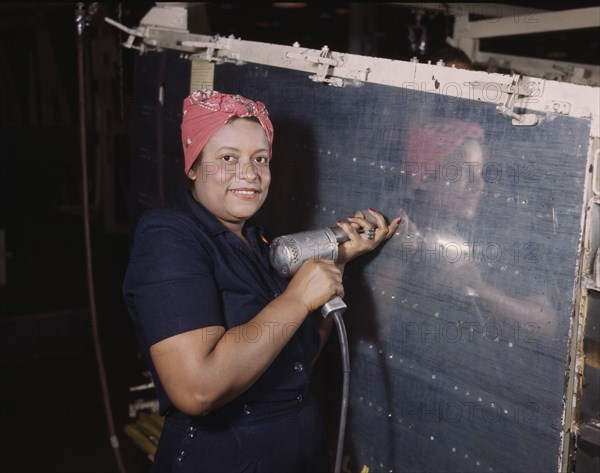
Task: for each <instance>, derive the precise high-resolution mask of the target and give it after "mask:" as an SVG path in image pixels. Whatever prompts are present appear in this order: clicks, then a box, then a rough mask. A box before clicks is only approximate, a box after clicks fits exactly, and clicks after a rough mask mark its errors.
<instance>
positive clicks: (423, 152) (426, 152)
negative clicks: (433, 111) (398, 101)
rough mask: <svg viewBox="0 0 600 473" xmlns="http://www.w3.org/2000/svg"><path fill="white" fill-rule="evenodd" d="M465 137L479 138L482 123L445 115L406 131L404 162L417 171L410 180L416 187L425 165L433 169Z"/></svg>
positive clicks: (481, 133) (450, 153)
mask: <svg viewBox="0 0 600 473" xmlns="http://www.w3.org/2000/svg"><path fill="white" fill-rule="evenodd" d="M467 138H472V139H475V140H480V139H482V138H483V129H482V128H481V126H479V125H478V124H477V123H474V122H464V121H461V120H454V119H446V118H433V119H431V120H429V121H427V122H425V123H421V124H419V125H414V126H412V127H411V128H410V131H409V133H408V145H407V147H406V164H407V166H410V167H411V169H414V170H415V172H416V175H415V176H414V179H411V182H412V183H413V185H414V186H415V187H417V186H418V183H420V182H421V175H422V171H423V170H424V168H425V170H432V169H433V168H434V167H435V166H436V165H437V164H442V163H443V162H444V160H445V159H446V158H448V157H449V156H451V155H452V153H453V152H454V151H455V150H456V148H458V147H459V146H460V145H461V144H462V142H463V141H464V140H465V139H467Z"/></svg>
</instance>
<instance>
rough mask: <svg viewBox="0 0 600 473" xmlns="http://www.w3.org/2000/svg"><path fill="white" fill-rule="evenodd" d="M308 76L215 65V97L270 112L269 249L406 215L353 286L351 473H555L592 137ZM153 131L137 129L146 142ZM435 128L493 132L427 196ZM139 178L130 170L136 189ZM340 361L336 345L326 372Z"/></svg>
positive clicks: (173, 106)
mask: <svg viewBox="0 0 600 473" xmlns="http://www.w3.org/2000/svg"><path fill="white" fill-rule="evenodd" d="M155 56H156V55H153V54H149V55H147V56H146V57H145V58H141V59H138V60H137V61H138V63H143V64H144V67H145V68H146V69H145V71H146V72H145V74H143V75H140V76H139V77H138V78H137V79H136V81H137V83H136V86H137V87H138V90H140V91H141V92H140V93H139V95H138V96H137V99H138V100H141V101H144V100H146V102H152V101H153V100H155V99H154V95H152V94H154V93H155V92H154V88H155V86H147V85H146V86H143V87H140V84H139V83H140V82H144V81H146V82H147V79H145V77H146V76H147V75H148V74H149V73H151V71H152V70H153V68H154V69H157V68H158V67H159V61H157V59H156V57H155ZM174 63H175V64H174V65H172V66H171V68H170V69H169V70H170V71H171V72H169V73H167V76H168V77H167V81H166V82H167V84H170V87H171V88H172V92H171V93H172V97H174V98H177V94H178V93H179V94H181V96H183V95H184V94H185V93H186V91H187V88H188V86H189V82H186V81H187V80H189V79H187V77H188V75H186V74H185V73H182V71H183V72H185V67H187V66H185V65H184V64H179V65H177V64H176V63H177V61H174ZM306 76H307V74H306V73H302V72H297V71H292V70H287V69H282V68H274V67H265V66H258V65H254V64H246V65H244V66H234V65H219V66H217V67H216V76H215V88H216V89H218V90H223V91H226V92H238V93H241V94H243V95H246V96H248V97H252V98H255V99H259V100H262V101H264V102H265V104H266V105H267V107H268V108H269V111H270V114H271V117H272V120H273V122H274V125H275V145H274V159H273V162H272V173H273V184H272V186H271V191H270V196H269V200H268V203H267V204H266V205H265V207H264V208H263V209H262V210H261V211H260V213H259V217H260V218H261V220H262V221H263V223H264V224H265V226H266V227H267V228H268V229H269V230H270V231H271V232H272V234H273V235H277V234H281V233H290V232H295V231H300V230H306V229H310V228H316V227H319V226H331V225H334V223H335V221H336V220H338V219H342V218H345V217H346V216H347V215H350V214H351V213H353V212H354V211H355V210H356V209H359V208H365V207H374V208H377V209H379V210H381V211H383V212H384V213H385V214H386V215H387V216H388V217H390V218H393V217H394V216H395V215H396V214H402V215H403V224H402V225H401V227H400V229H399V232H398V234H397V235H395V236H394V238H393V239H392V240H390V241H389V242H388V243H387V244H386V245H385V246H384V247H383V248H382V249H381V251H379V252H378V253H377V254H370V255H368V256H364V257H362V258H361V259H360V260H357V261H355V262H353V263H352V264H350V265H348V267H347V269H346V280H345V289H346V293H347V296H346V302H347V304H348V306H349V309H348V311H347V312H346V315H345V320H346V324H347V330H348V335H349V339H350V354H351V368H352V373H351V388H350V406H349V418H348V426H347V434H346V450H345V451H346V455H348V456H349V460H348V463H347V469H348V470H349V471H352V472H354V471H356V472H358V471H361V469H362V468H363V466H365V465H366V466H367V467H368V468H369V471H371V472H374V471H384V472H390V471H410V472H449V471H461V472H491V471H494V472H500V471H502V472H524V471H527V472H547V471H556V470H557V468H558V462H559V458H560V454H561V430H562V427H561V422H562V415H563V392H564V382H565V369H566V366H567V348H568V337H569V319H570V315H571V313H572V311H573V293H574V287H575V283H576V267H577V261H578V258H579V256H580V255H579V253H578V241H579V233H580V221H581V215H582V202H583V181H584V172H585V169H584V168H585V163H586V153H587V143H588V134H589V126H590V125H589V122H588V121H586V120H582V119H574V118H570V117H565V116H551V115H544V114H541V115H540V116H539V123H538V124H537V125H536V126H534V127H515V126H513V125H512V124H511V122H510V119H507V118H505V117H503V116H501V115H499V114H498V113H497V112H496V110H495V107H494V104H489V103H480V102H475V101H469V100H463V99H457V98H447V97H440V96H437V95H436V94H431V93H419V92H415V91H410V92H407V91H406V90H403V89H400V88H395V87H389V86H380V85H373V84H363V85H361V86H360V87H358V86H347V87H344V88H333V87H327V86H325V85H322V84H315V83H313V82H311V81H310V80H308V79H307V77H306ZM142 89H143V90H145V92H144V91H142ZM165 107H166V109H165V111H164V112H163V114H164V115H166V120H167V121H166V122H165V123H164V124H163V128H165V130H166V131H165V138H164V144H163V146H164V149H165V150H166V151H167V155H168V158H167V159H166V161H165V162H166V164H165V163H163V165H165V166H167V167H168V168H169V169H170V171H169V174H168V176H170V177H169V178H168V179H171V181H172V182H171V184H169V185H167V188H168V189H169V190H168V191H167V194H168V195H167V197H166V200H167V201H169V200H170V198H171V195H172V194H171V190H173V189H175V188H176V187H177V185H176V184H175V181H176V180H178V179H179V178H175V177H173V176H176V175H177V170H178V169H180V166H181V158H180V157H176V156H177V153H179V150H180V144H179V141H178V139H179V138H178V135H177V134H176V133H172V132H171V134H170V135H169V131H167V128H168V127H172V126H173V124H174V123H176V121H177V113H178V110H179V107H180V104H179V103H178V101H177V100H173V101H172V102H170V103H167V104H165ZM151 116H152V114H146V115H145V118H144V116H142V115H141V114H140V115H138V118H139V120H137V122H136V121H135V120H134V128H135V127H136V126H137V128H138V130H139V129H140V125H142V126H148V125H149V123H150V120H151ZM434 118H435V119H452V120H460V121H463V122H474V123H477V124H479V126H480V127H481V129H482V131H483V137H482V139H481V145H480V148H479V150H480V155H481V156H480V157H477V156H475V157H474V155H473V154H471V151H467V150H466V149H465V150H464V151H463V153H462V154H460V153H459V154H458V155H455V156H454V157H453V158H452V161H450V162H448V161H441V160H438V161H437V164H439V166H438V167H436V165H435V163H434V165H433V167H429V168H426V170H427V171H429V172H428V174H429V177H428V178H427V179H425V181H426V182H425V181H422V176H419V175H418V173H415V167H414V163H415V162H417V161H416V159H415V155H414V154H412V155H411V153H409V152H408V151H407V140H408V136H409V133H410V130H411V127H413V126H415V125H417V124H422V123H427V122H429V123H431V121H432V120H433V119H434ZM136 123H137V125H136ZM137 136H138V137H139V138H138V139H139V140H142V133H141V132H140V133H138V135H137ZM476 154H477V153H475V155H476ZM140 163H142V160H140V159H139V157H136V156H135V155H134V166H133V171H132V172H134V174H135V172H136V171H135V169H136V167H137V166H140ZM142 174H144V172H141V171H140V176H142ZM152 179H155V177H152ZM133 186H134V189H133V191H134V193H133V206H134V208H137V209H138V210H139V209H142V208H145V207H148V206H152V205H155V204H156V203H157V202H158V200H157V199H156V198H155V197H152V199H146V200H145V201H144V202H143V203H140V202H141V201H142V199H141V198H140V196H139V195H137V194H136V186H137V188H139V189H143V191H144V193H146V194H147V195H153V193H154V194H155V193H156V192H155V191H152V190H151V188H154V189H155V188H156V186H155V185H154V184H151V185H149V184H148V183H147V182H146V181H145V179H144V178H143V177H140V179H139V180H138V181H136V182H134V184H133ZM142 197H143V196H142ZM136 206H137V207H136ZM335 350H337V344H336V341H335V337H334V341H332V342H331V343H330V344H329V347H328V351H327V352H326V353H325V357H327V356H328V355H330V356H333V358H335V355H332V354H334V353H335ZM336 362H337V360H336ZM322 363H323V366H322V367H321V368H320V369H317V381H321V382H322V385H323V384H324V385H327V386H328V389H327V395H326V396H325V399H324V403H325V406H326V413H327V416H328V419H330V421H331V424H333V425H334V424H335V422H337V405H336V399H339V393H340V392H341V388H340V386H339V384H338V381H339V376H338V372H337V371H336V370H339V365H337V364H336V363H330V364H329V365H327V360H325V361H323V362H322Z"/></svg>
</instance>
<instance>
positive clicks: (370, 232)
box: [367, 227, 375, 240]
mask: <svg viewBox="0 0 600 473" xmlns="http://www.w3.org/2000/svg"><path fill="white" fill-rule="evenodd" d="M373 238H375V228H373V227H369V228H367V240H372V239H373Z"/></svg>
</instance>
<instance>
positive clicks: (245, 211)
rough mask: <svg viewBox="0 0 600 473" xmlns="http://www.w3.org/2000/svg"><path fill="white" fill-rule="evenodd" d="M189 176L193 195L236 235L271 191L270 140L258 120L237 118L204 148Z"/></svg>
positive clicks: (225, 126)
mask: <svg viewBox="0 0 600 473" xmlns="http://www.w3.org/2000/svg"><path fill="white" fill-rule="evenodd" d="M188 177H189V178H190V179H191V180H192V181H194V183H193V188H192V194H193V195H194V198H195V199H196V200H197V201H198V202H200V203H201V204H202V205H203V206H204V207H206V209H207V210H208V211H209V212H211V213H212V214H213V215H214V216H215V217H217V218H218V219H219V220H220V221H221V222H222V223H223V224H224V225H225V226H226V227H227V228H229V229H230V230H231V231H233V232H234V233H237V232H240V231H241V229H242V227H243V225H244V222H245V221H246V220H247V219H249V218H250V217H252V216H253V215H254V214H255V213H256V212H257V211H258V209H260V207H261V206H262V204H263V203H264V201H265V199H266V198H267V194H268V191H269V185H270V183H271V171H270V169H269V141H268V139H267V135H266V134H265V131H264V129H263V128H262V126H261V125H260V123H258V122H257V121H255V120H248V119H244V118H238V119H234V120H233V121H231V122H229V123H228V124H226V125H224V126H223V127H222V128H221V129H220V130H219V131H218V132H216V133H215V134H214V135H213V136H212V137H211V138H210V140H208V142H207V143H206V145H205V146H204V149H203V150H202V153H201V160H200V162H199V163H198V164H197V165H196V166H193V167H192V168H191V169H190V171H189V173H188Z"/></svg>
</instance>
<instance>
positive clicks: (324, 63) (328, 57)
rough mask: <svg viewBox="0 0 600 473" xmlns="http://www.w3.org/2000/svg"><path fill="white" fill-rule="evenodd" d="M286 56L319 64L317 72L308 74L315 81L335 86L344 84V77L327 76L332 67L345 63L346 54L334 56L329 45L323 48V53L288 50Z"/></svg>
mask: <svg viewBox="0 0 600 473" xmlns="http://www.w3.org/2000/svg"><path fill="white" fill-rule="evenodd" d="M286 57H288V58H290V59H298V60H301V61H308V62H313V63H316V64H318V68H317V72H316V74H312V75H310V76H308V78H309V79H310V80H312V81H314V82H324V83H325V84H328V85H331V86H333V87H343V86H344V79H342V78H341V77H326V76H327V73H328V72H329V68H330V67H339V66H342V65H343V64H344V56H340V57H339V58H335V57H333V56H332V54H331V51H330V50H329V47H328V46H323V47H322V48H321V53H320V54H318V55H314V54H307V53H291V52H288V53H287V54H286Z"/></svg>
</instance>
